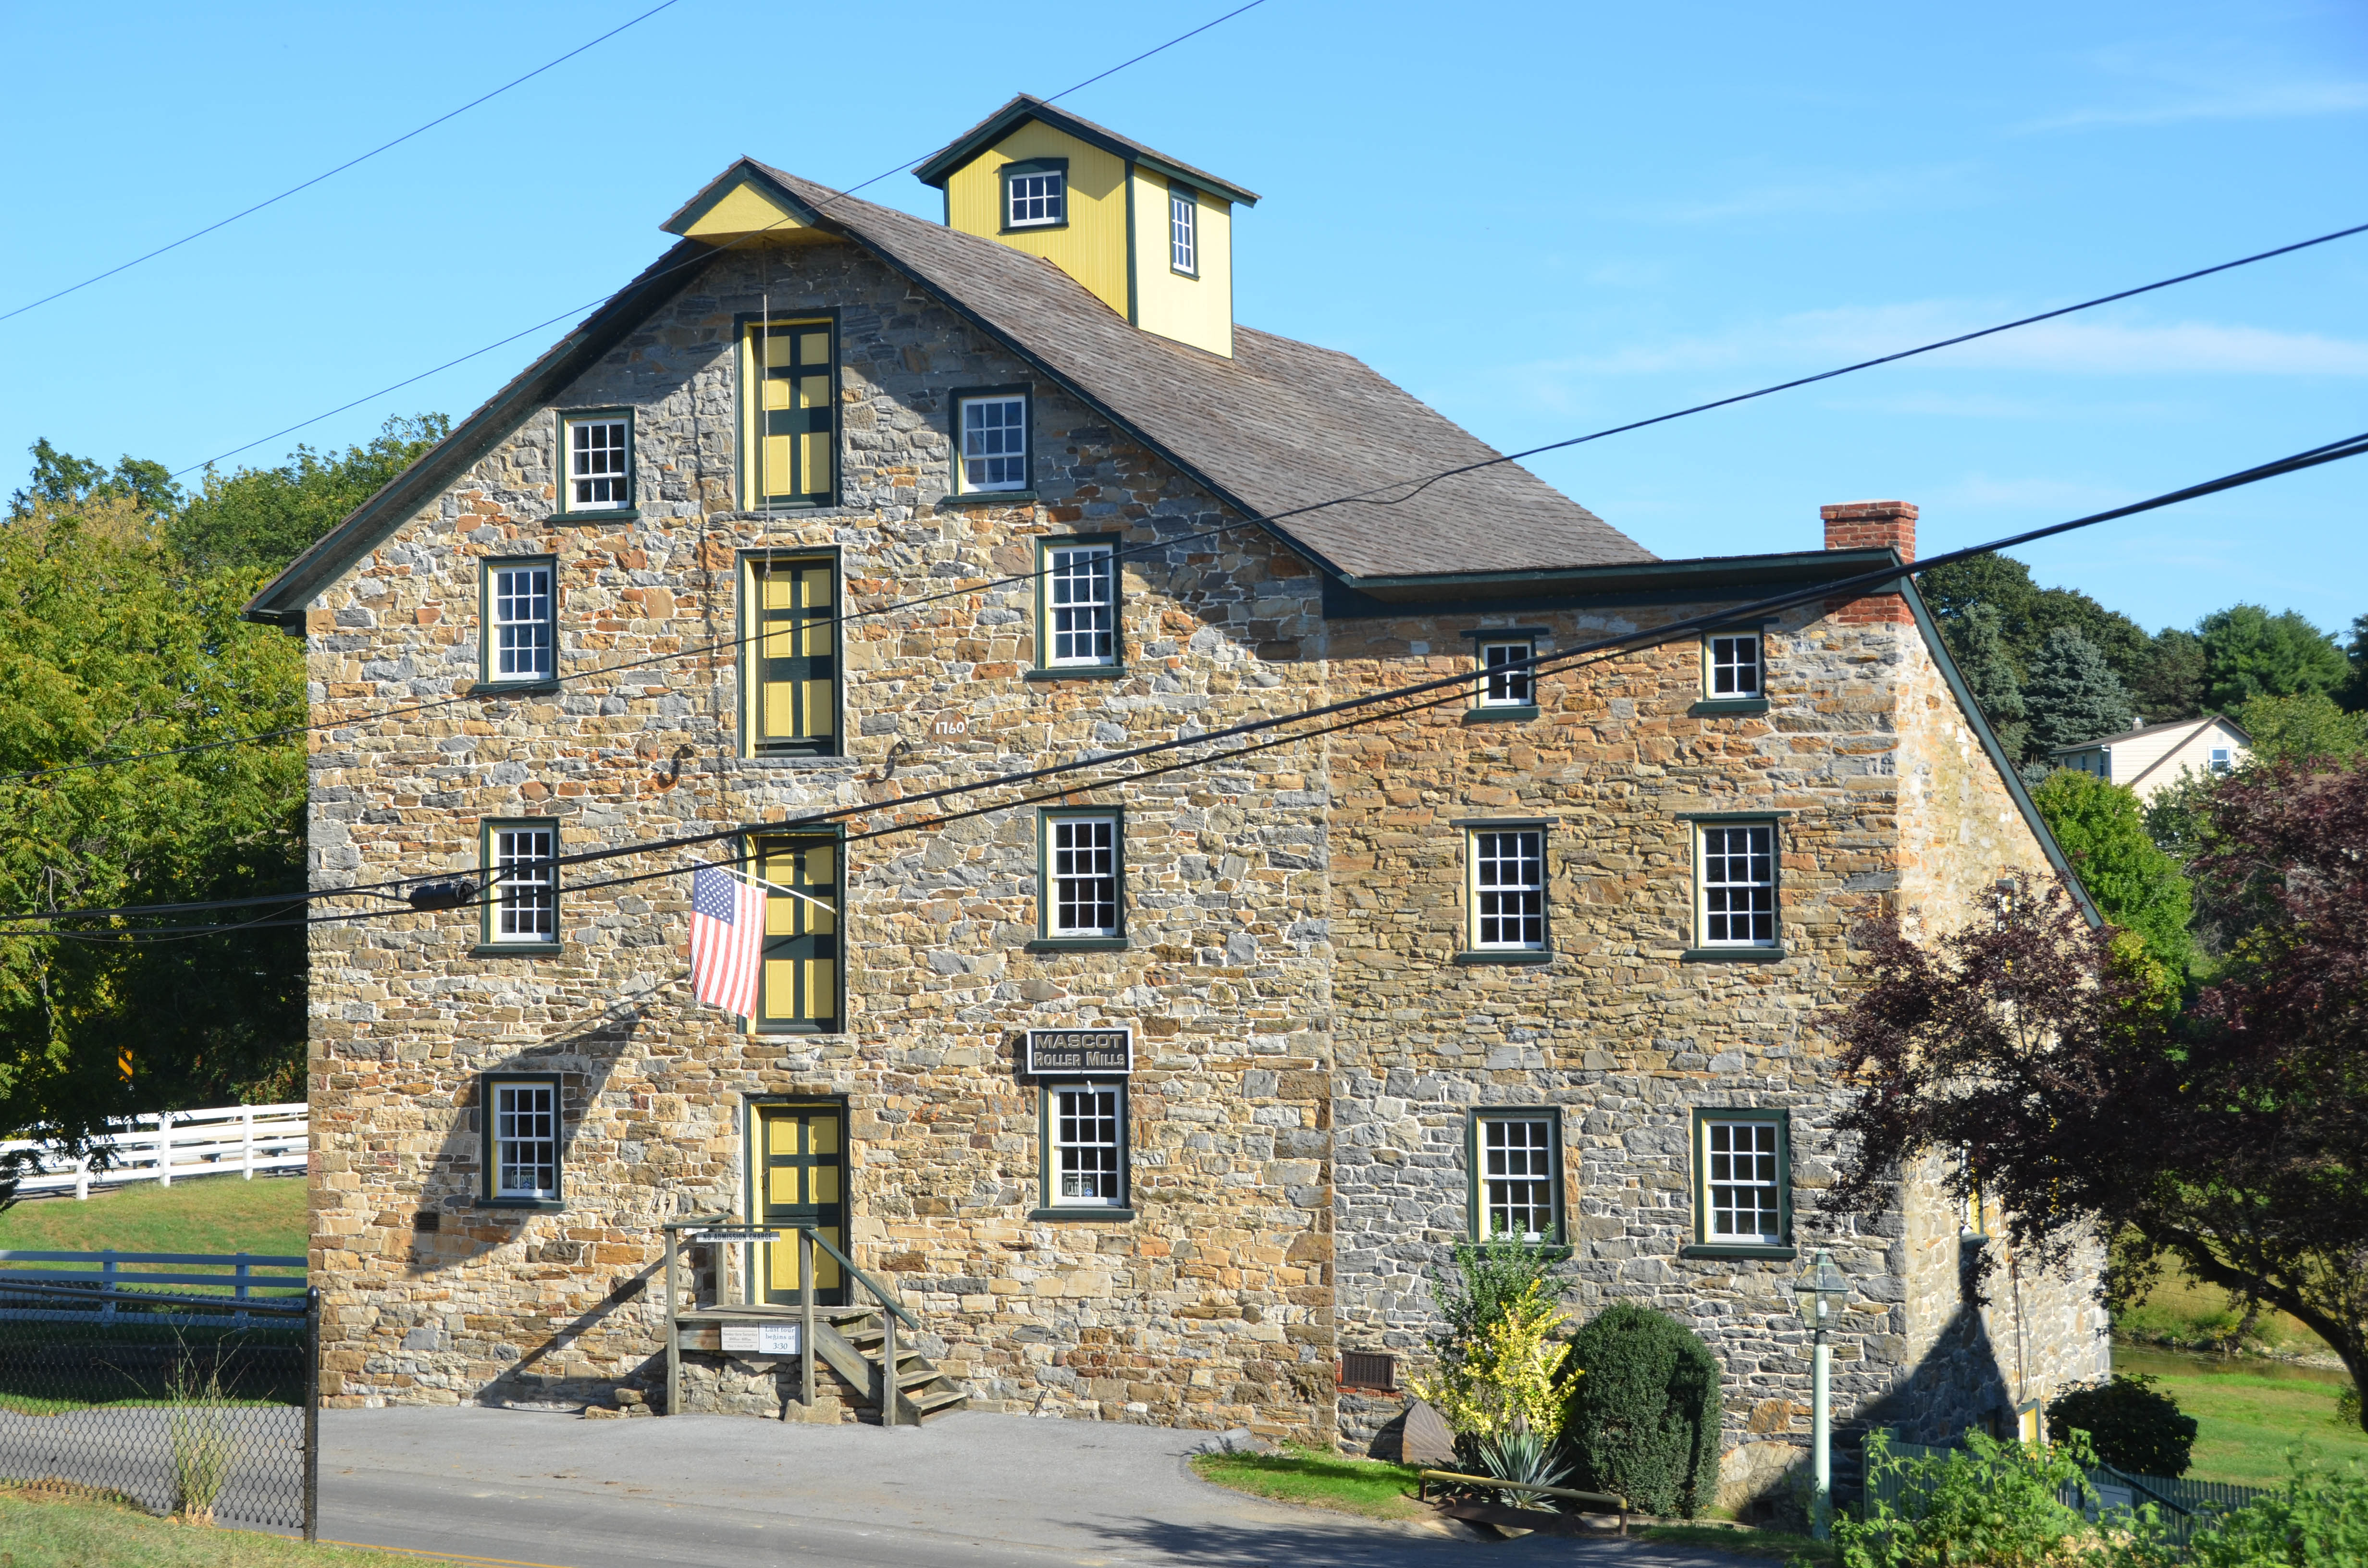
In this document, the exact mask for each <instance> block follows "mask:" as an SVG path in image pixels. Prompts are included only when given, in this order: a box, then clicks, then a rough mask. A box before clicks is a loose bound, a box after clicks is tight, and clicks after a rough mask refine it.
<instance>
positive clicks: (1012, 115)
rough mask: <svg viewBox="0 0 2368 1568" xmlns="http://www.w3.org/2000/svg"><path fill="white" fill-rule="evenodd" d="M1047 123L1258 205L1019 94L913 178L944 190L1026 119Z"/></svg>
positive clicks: (1248, 194)
mask: <svg viewBox="0 0 2368 1568" xmlns="http://www.w3.org/2000/svg"><path fill="white" fill-rule="evenodd" d="M1028 119H1041V120H1042V121H1043V122H1044V123H1045V124H1047V125H1049V126H1051V127H1052V128H1053V130H1055V131H1066V132H1068V133H1069V134H1070V135H1072V136H1074V137H1076V139H1077V140H1078V141H1080V142H1089V143H1091V144H1092V145H1094V146H1097V147H1099V148H1100V149H1102V151H1104V152H1106V153H1117V154H1118V155H1119V156H1120V157H1121V158H1124V159H1126V160H1128V161H1129V162H1130V163H1136V164H1141V165H1143V166H1144V167H1145V168H1148V169H1153V170H1156V171H1157V172H1158V173H1160V174H1163V175H1169V176H1174V177H1176V178H1179V179H1183V180H1186V181H1188V182H1190V184H1193V185H1197V186H1200V187H1201V188H1202V189H1204V190H1208V191H1211V192H1213V193H1214V194H1216V195H1218V196H1222V197H1224V198H1225V199H1227V200H1229V201H1238V202H1240V203H1241V204H1242V205H1243V206H1245V207H1256V206H1257V205H1258V192H1257V191H1254V190H1246V189H1244V188H1243V187H1240V186H1237V185H1235V184H1234V183H1233V182H1232V181H1231V180H1222V179H1219V178H1218V177H1217V176H1214V175H1212V174H1211V173H1209V172H1208V171H1207V170H1205V169H1196V168H1194V167H1193V166H1192V165H1190V164H1188V163H1185V162H1184V161H1183V160H1182V159H1180V158H1171V157H1169V156H1168V155H1167V153H1162V152H1159V151H1158V150H1156V148H1151V147H1146V146H1144V144H1143V143H1142V142H1137V141H1136V140H1135V139H1134V138H1133V137H1132V136H1121V135H1120V134H1119V133H1118V132H1117V131H1112V130H1111V129H1110V127H1108V126H1106V125H1096V124H1095V123H1094V122H1093V121H1092V120H1090V119H1080V118H1079V117H1077V116H1076V115H1074V114H1071V113H1070V112H1069V111H1068V110H1066V109H1059V108H1053V106H1052V105H1051V104H1049V103H1046V102H1045V101H1044V100H1043V99H1042V98H1038V97H1030V96H1029V95H1028V94H1026V93H1019V94H1015V95H1013V97H1012V99H1011V101H1010V102H1009V103H1008V104H1005V105H1004V106H1003V107H1002V108H999V109H996V111H995V112H994V113H993V114H991V115H988V116H987V117H986V118H985V119H982V120H980V121H979V122H978V123H977V124H976V125H973V126H972V127H971V128H970V129H969V130H968V131H963V132H962V134H961V135H960V136H957V137H955V138H954V139H953V140H952V141H951V142H948V143H946V145H945V146H944V147H943V148H941V149H939V151H937V152H935V153H930V154H929V156H928V158H926V159H925V160H923V161H922V163H921V164H920V165H919V166H917V167H916V168H915V169H914V170H913V176H914V177H915V178H916V179H918V180H919V181H920V182H921V183H922V184H924V185H939V186H941V185H943V184H945V183H946V181H947V180H948V179H949V178H951V176H952V175H953V172H954V171H955V170H956V169H958V168H960V167H962V165H964V164H966V163H968V162H970V161H971V159H972V158H973V157H975V156H976V155H977V154H978V153H980V152H981V151H982V150H983V149H985V148H986V147H989V146H992V145H993V144H994V143H996V142H1000V141H1001V140H1003V138H1004V136H1005V134H1006V133H1007V132H1008V131H1010V130H1011V128H1012V127H1013V126H1015V125H1018V124H1019V122H1020V121H1022V120H1028Z"/></svg>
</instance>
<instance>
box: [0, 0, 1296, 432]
mask: <svg viewBox="0 0 2368 1568" xmlns="http://www.w3.org/2000/svg"><path fill="white" fill-rule="evenodd" d="M674 3H675V0H666V5H667V6H671V5H673V4H674ZM1265 4H1266V0H1249V4H1248V5H1247V6H1237V7H1235V9H1233V10H1231V11H1228V12H1226V13H1225V14H1224V16H1222V17H1217V18H1216V19H1215V20H1214V21H1208V22H1203V23H1201V25H1200V26H1199V27H1197V28H1192V29H1190V31H1188V32H1180V33H1178V34H1177V35H1176V36H1175V37H1174V38H1171V39H1169V40H1167V42H1166V43H1163V44H1160V45H1158V46H1156V48H1152V49H1146V50H1144V51H1143V52H1142V53H1141V54H1138V55H1136V56H1135V57H1134V58H1133V59H1132V60H1125V61H1121V62H1119V63H1118V64H1116V65H1113V66H1111V67H1110V69H1109V70H1107V71H1103V72H1100V73H1099V74H1095V75H1092V76H1088V77H1087V78H1086V79H1085V80H1084V81H1082V82H1079V83H1078V84H1076V86H1072V87H1064V88H1062V89H1061V90H1060V91H1059V92H1057V93H1054V94H1053V96H1052V97H1049V98H1046V99H1045V100H1044V102H1046V103H1048V104H1053V103H1058V102H1060V101H1061V100H1062V99H1063V98H1065V97H1068V96H1069V95H1070V94H1072V93H1076V92H1078V91H1080V90H1082V89H1084V88H1087V87H1090V86H1092V85H1094V84H1095V83H1096V82H1099V81H1100V80H1102V79H1103V78H1104V77H1106V76H1114V75H1116V74H1118V73H1120V72H1121V71H1123V70H1125V69H1126V68H1127V67H1128V66H1130V65H1136V64H1140V63H1142V62H1144V61H1146V60H1148V59H1150V58H1151V57H1152V56H1153V55H1155V54H1158V53H1160V52H1161V51H1165V50H1170V49H1173V48H1175V47H1176V46H1177V45H1178V44H1179V43H1182V42H1183V41H1184V40H1187V39H1191V38H1198V37H1199V36H1200V35H1201V34H1202V33H1204V32H1207V31H1208V30H1209V29H1210V28H1213V27H1216V26H1218V25H1219V24H1220V23H1224V22H1229V21H1232V20H1233V19H1234V18H1235V17H1238V16H1240V15H1241V14H1242V13H1243V12H1244V11H1252V10H1256V9H1257V8H1258V6H1263V5H1265ZM658 9H659V10H661V11H662V10H664V9H666V6H659V7H658ZM650 14H651V15H655V13H650ZM641 19H642V18H641V17H635V18H634V21H639V20H641ZM632 25H633V24H632V22H628V23H626V24H625V26H626V27H631V26H632ZM619 30H620V31H621V30H623V29H622V28H620V29H619ZM604 36H607V35H604ZM599 41H600V40H598V39H594V40H592V42H593V43H598V42H599ZM584 47H585V48H586V49H589V48H591V47H592V45H591V44H586V45H585V46H584ZM577 52H579V53H580V52H582V51H577ZM561 58H563V59H564V58H565V57H564V56H562V57H561ZM557 63H558V62H557V61H553V62H552V64H554V65H555V64H557ZM543 69H544V70H549V69H550V66H545V67H543ZM524 80H526V78H525V77H523V76H521V77H519V78H518V81H520V82H522V81H524ZM511 85H512V86H516V85H518V84H517V83H515V82H514V83H512V84H511ZM503 90H504V91H507V88H505V89H503ZM488 96H490V95H488ZM478 101H479V102H483V101H484V100H483V99H480V100H478ZM463 107H467V106H463ZM452 112H453V113H454V114H458V113H460V112H461V111H460V110H459V109H455V110H453V111H452ZM445 118H446V119H450V118H451V117H450V115H448V116H446V117H445ZM426 129H427V127H426V126H422V127H420V130H421V131H425V130H426ZM412 134H413V135H417V134H418V132H417V131H414V132H413V133H412ZM393 145H394V143H393V142H388V143H387V146H389V147H392V146H393ZM384 150H385V149H384V148H381V149H380V151H381V152H383V151H384ZM936 151H937V149H936V148H931V149H930V150H929V153H934V152H936ZM929 153H921V154H919V156H918V157H914V158H905V159H901V160H899V161H898V162H896V163H895V164H894V165H890V166H889V167H887V168H884V169H882V170H881V171H880V172H879V173H878V174H876V175H873V176H871V178H870V179H867V180H864V181H862V182H861V183H860V184H857V185H851V186H848V187H847V188H846V189H845V190H838V191H833V192H832V193H831V194H830V195H829V196H827V197H825V199H823V200H821V201H819V202H817V203H815V204H814V209H815V210H816V211H817V212H820V211H822V210H825V209H827V208H828V207H829V206H830V204H831V203H832V202H834V201H837V200H839V199H843V198H846V197H849V196H852V195H854V194H855V193H856V192H857V191H859V190H865V189H868V188H870V187H872V186H875V185H878V184H879V183H880V182H881V181H882V180H883V179H886V178H888V177H889V176H891V175H896V174H902V173H903V172H904V171H905V169H907V168H909V167H911V166H912V165H914V164H916V163H918V162H920V161H921V159H923V158H927V157H928V156H929ZM368 155H369V154H365V156H368ZM356 161H357V162H359V160H356ZM329 173H330V174H335V173H336V170H335V169H332V170H330V171H329ZM321 177H322V178H323V179H326V178H327V177H328V175H324V176H321ZM302 188H303V187H302V186H299V187H297V189H299V190H301V189H302ZM284 194H293V193H292V192H290V193H284ZM272 200H273V201H277V200H279V197H276V196H275V197H273V198H272ZM266 205H267V206H268V203H266ZM249 210H253V209H249ZM242 216H244V214H242ZM230 221H231V220H229V219H224V220H223V222H230ZM786 222H790V220H789V219H787V218H777V219H775V220H774V221H773V222H769V223H768V224H766V225H765V226H764V227H763V228H761V229H758V230H756V231H754V232H753V233H746V234H742V235H740V236H738V237H737V238H735V239H733V240H729V241H726V242H725V243H724V244H720V245H715V246H712V247H711V248H710V249H708V250H706V251H704V252H702V253H701V254H700V255H698V256H688V257H685V258H684V259H683V260H681V261H678V262H677V263H675V264H674V265H673V266H672V267H659V268H658V269H657V270H655V271H654V272H644V273H643V274H642V275H641V276H639V277H637V278H634V279H633V280H632V282H630V283H628V284H626V285H625V286H624V288H623V289H617V290H611V291H610V292H609V293H606V294H603V295H601V296H600V297H599V298H598V299H595V300H587V301H585V302H584V303H582V304H580V305H573V306H570V307H569V308H568V309H566V310H564V311H562V312H559V313H558V314H557V315H555V316H548V317H545V318H544V319H543V320H541V321H539V322H537V323H535V324H533V325H532V326H528V327H520V328H519V329H518V331H516V332H514V333H511V334H510V335H508V336H507V337H498V338H495V340H494V341H493V342H491V343H488V344H486V345H485V346H484V347H482V348H472V349H470V350H469V351H468V352H467V353H466V354H462V355H460V356H458V357H456V358H450V359H447V360H445V361H444V363H442V364H441V365H438V366H436V367H435V368H434V369H427V370H422V371H420V372H419V373H418V374H417V375H416V376H405V377H404V379H403V380H401V381H396V382H393V384H391V385H388V386H383V387H381V388H379V390H378V391H376V392H368V393H365V394H364V395H362V396H360V397H358V398H356V399H354V400H353V402H351V403H339V404H338V405H337V406H336V407H335V408H332V409H329V410H327V411H326V412H325V413H321V414H315V415H313V416H312V417H311V418H309V419H300V420H298V421H297V422H296V423H295V424H293V425H290V426H286V427H285V428H282V429H279V430H274V431H273V432H272V433H271V434H270V435H268V436H258V437H256V438H255V439H254V440H252V441H249V442H247V443H245V445H244V446H237V447H233V448H231V449H229V450H228V451H225V452H217V453H215V454H214V455H213V456H212V457H210V458H208V459H206V460H204V461H203V462H195V463H191V464H189V465H188V467H187V468H178V469H175V470H174V471H173V473H172V477H173V478H175V479H179V478H181V477H182V476H183V475H185V474H191V473H196V472H199V470H200V469H209V468H211V467H213V466H214V464H216V463H218V462H221V461H222V460H223V459H225V458H234V457H236V456H238V454H239V453H241V452H245V451H251V450H253V449H255V448H256V447H260V446H262V445H263V444H264V443H266V442H268V441H276V440H278V439H279V437H282V436H292V435H294V434H295V433H296V432H297V431H299V430H302V429H305V428H307V427H308V426H314V425H318V424H319V423H320V422H321V421H322V420H324V419H334V418H336V416H337V415H340V414H343V413H345V412H347V410H348V409H355V408H359V407H360V406H361V405H362V404H364V403H374V402H376V401H377V400H378V399H380V398H382V397H384V396H386V395H387V394H388V393H389V392H401V391H402V390H403V389H404V388H405V387H407V386H410V385H412V384H414V383H415V382H418V381H426V380H427V378H428V377H430V376H437V375H441V374H443V373H444V372H445V371H447V370H449V369H452V368H453V367H454V366H455V365H465V364H467V363H468V362H469V361H470V360H472V359H474V358H479V357H480V356H482V355H485V354H490V353H492V352H493V351H494V350H495V349H496V348H499V347H504V346H505V345H507V344H511V343H516V342H517V341H518V339H519V338H521V337H525V336H527V335H529V334H532V333H538V332H541V331H542V330H543V329H544V328H545V327H551V326H556V325H557V324H560V323H561V322H564V321H565V320H567V319H568V318H569V317H570V316H575V315H581V314H582V313H584V312H586V311H597V310H598V309H599V308H600V307H602V306H603V305H606V304H608V303H609V301H611V300H614V299H616V298H617V297H618V295H620V294H622V293H624V292H625V290H627V289H633V288H638V287H644V286H646V285H648V284H650V283H653V282H655V281H656V280H657V279H658V278H664V277H666V276H668V275H669V274H672V273H676V272H681V271H684V270H685V269H687V268H689V267H704V266H706V265H707V264H708V263H709V262H711V261H712V260H714V259H715V257H716V256H720V255H722V254H723V252H725V251H728V250H734V249H736V248H738V247H739V246H741V245H744V244H748V243H749V242H751V241H753V240H758V239H762V238H763V237H764V236H765V235H767V234H768V233H772V232H773V231H774V230H775V229H778V228H780V226H781V225H782V224H783V223H786ZM215 226H216V227H217V228H219V227H220V226H221V225H220V224H217V225H215ZM204 232H205V231H203V230H200V231H199V233H204ZM189 238H190V239H195V238H197V235H196V234H192V235H190V236H189ZM174 243H175V244H186V243H187V242H186V241H176V242H174ZM165 248H166V249H168V250H169V249H171V248H172V247H171V246H169V245H168V246H166V247H165ZM151 254H152V255H153V254H161V253H154V252H152V253H151ZM140 259H141V260H143V261H144V260H146V259H147V258H146V257H145V256H142V257H141V258H140ZM124 265H125V266H126V267H129V266H133V265H136V263H132V262H126V263H125V264H124ZM116 270H118V271H120V270H122V268H121V267H119V268H117V269H116ZM107 276H108V274H106V273H101V274H99V277H100V278H104V277H107ZM90 281H91V282H94V283H95V282H97V281H98V279H97V278H92V279H90ZM82 287H84V285H83V284H79V283H77V284H75V285H74V288H76V289H79V288H82ZM65 291H66V292H68V293H72V292H73V290H65ZM50 298H51V299H56V298H57V296H56V295H55V294H52V295H51V296H50ZM43 302H44V301H40V300H36V301H33V304H36V305H38V304H41V303H43ZM32 308H33V307H32V305H27V306H25V307H24V309H26V310H30V309H32ZM14 313H16V312H10V314H14ZM7 319H8V318H7V317H6V316H0V321H6V320H7Z"/></svg>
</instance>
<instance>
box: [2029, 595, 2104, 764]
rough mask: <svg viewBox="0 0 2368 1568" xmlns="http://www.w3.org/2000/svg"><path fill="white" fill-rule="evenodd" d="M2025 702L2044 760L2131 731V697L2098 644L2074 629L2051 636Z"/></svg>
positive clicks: (2038, 751)
mask: <svg viewBox="0 0 2368 1568" xmlns="http://www.w3.org/2000/svg"><path fill="white" fill-rule="evenodd" d="M2022 699H2023V701H2024V702H2025V703H2026V704H2027V705H2028V706H2029V707H2030V709H2031V747H2032V752H2033V754H2034V755H2036V756H2045V755H2046V754H2048V753H2049V752H2051V751H2054V750H2055V748H2056V747H2058V746H2069V745H2078V744H2081V743H2082V742H2084V741H2095V740H2102V739H2104V738H2106V737H2107V736H2110V735H2112V734H2113V733H2116V732H2117V731H2121V730H2126V729H2128V728H2129V727H2130V713H2131V708H2130V692H2129V687H2125V686H2123V684H2122V680H2121V677H2120V676H2117V675H2115V674H2114V673H2113V670H2112V665H2110V664H2108V663H2107V662H2106V660H2105V655H2104V654H2103V653H2100V651H2099V650H2098V648H2097V645H2096V644H2095V643H2093V642H2089V639H2088V638H2086V637H2084V636H2082V635H2081V634H2080V633H2079V632H2078V631H2073V630H2072V629H2071V628H2069V627H2058V628H2056V629H2055V631H2051V632H2049V633H2048V634H2047V642H2046V643H2045V645H2044V646H2043V647H2042V648H2041V649H2040V651H2039V656H2038V657H2037V658H2035V659H2033V660H2032V662H2031V678H2030V679H2029V680H2027V681H2025V682H2024V683H2023V687H2022Z"/></svg>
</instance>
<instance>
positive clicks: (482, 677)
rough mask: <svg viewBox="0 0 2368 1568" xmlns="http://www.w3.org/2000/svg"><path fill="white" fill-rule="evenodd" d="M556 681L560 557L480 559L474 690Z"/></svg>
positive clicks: (554, 684)
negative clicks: (475, 682)
mask: <svg viewBox="0 0 2368 1568" xmlns="http://www.w3.org/2000/svg"><path fill="white" fill-rule="evenodd" d="M505 666H507V667H505ZM558 682H559V557H557V556H555V555H489V556H486V557H484V559H483V560H481V561H479V562H478V563H477V685H476V687H474V688H473V689H474V690H476V691H480V692H484V693H488V694H491V693H494V692H500V691H508V690H513V689H515V690H518V691H529V690H533V689H535V688H537V687H553V688H555V687H557V685H558Z"/></svg>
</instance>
